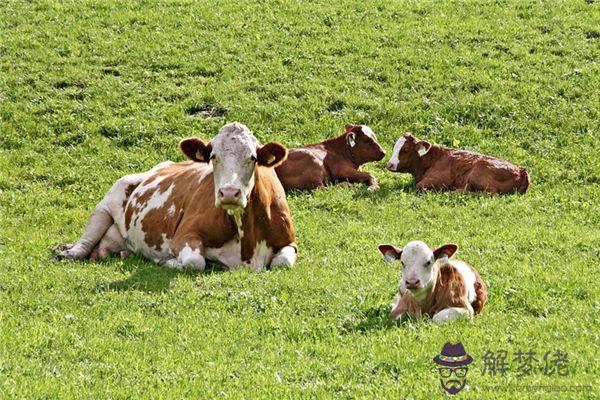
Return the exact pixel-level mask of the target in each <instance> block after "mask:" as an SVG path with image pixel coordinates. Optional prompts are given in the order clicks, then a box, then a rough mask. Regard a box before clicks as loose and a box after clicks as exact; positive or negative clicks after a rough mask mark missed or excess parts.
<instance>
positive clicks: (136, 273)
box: [110, 256, 223, 292]
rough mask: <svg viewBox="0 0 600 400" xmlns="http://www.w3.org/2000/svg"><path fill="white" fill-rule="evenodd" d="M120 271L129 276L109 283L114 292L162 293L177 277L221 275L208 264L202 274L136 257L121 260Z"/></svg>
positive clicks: (220, 270) (219, 271) (216, 268)
mask: <svg viewBox="0 0 600 400" xmlns="http://www.w3.org/2000/svg"><path fill="white" fill-rule="evenodd" d="M121 269H122V270H125V271H129V272H131V274H130V275H129V276H128V277H127V278H125V279H123V280H119V281H114V282H111V283H110V288H111V289H112V290H115V291H127V290H138V291H142V292H164V291H166V290H168V289H169V288H170V287H171V281H172V280H173V279H175V278H177V277H183V278H187V279H191V278H193V277H195V276H197V275H205V274H214V273H221V272H223V269H222V268H221V267H220V266H219V265H217V264H210V263H209V264H208V265H207V266H206V269H205V270H204V271H203V272H196V271H189V270H187V271H178V270H175V269H171V268H167V267H163V266H160V265H156V264H153V263H152V262H150V261H148V260H146V259H144V258H141V257H137V256H133V257H129V258H126V259H124V260H123V264H122V265H121Z"/></svg>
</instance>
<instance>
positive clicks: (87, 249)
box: [57, 123, 297, 270]
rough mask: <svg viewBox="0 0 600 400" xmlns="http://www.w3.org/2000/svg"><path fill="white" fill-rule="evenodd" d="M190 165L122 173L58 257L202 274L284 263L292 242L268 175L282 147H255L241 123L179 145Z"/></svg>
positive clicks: (289, 260) (283, 204)
mask: <svg viewBox="0 0 600 400" xmlns="http://www.w3.org/2000/svg"><path fill="white" fill-rule="evenodd" d="M179 146H180V149H181V151H182V152H183V153H184V154H185V155H186V156H187V157H189V158H190V159H191V160H192V161H185V162H180V163H173V162H170V161H167V162H164V163H161V164H159V165H157V166H156V167H154V168H153V169H151V170H150V171H148V172H145V173H141V174H134V175H127V176H125V177H123V178H121V179H119V180H118V181H117V182H116V183H115V184H114V185H113V186H112V188H111V189H110V190H109V191H108V193H107V194H106V196H105V197H104V199H103V200H102V201H101V202H100V204H98V206H97V207H96V209H95V211H94V213H93V214H92V216H91V218H90V220H89V222H88V224H87V227H86V229H85V233H84V234H83V236H82V237H81V239H79V241H78V242H77V243H75V244H74V245H73V246H72V247H71V248H69V249H68V250H65V251H63V252H62V253H60V254H59V255H58V256H57V257H58V258H60V259H83V258H90V257H91V258H97V257H103V256H105V255H107V254H109V253H115V252H126V253H130V252H132V253H137V254H141V255H143V256H145V257H147V258H149V259H151V260H153V261H154V262H156V263H158V264H161V265H165V266H168V267H172V268H177V269H183V268H191V269H196V270H203V269H204V267H205V265H206V260H211V261H214V262H218V263H220V264H223V265H225V266H227V267H229V268H234V267H237V266H241V265H248V266H250V267H251V268H252V269H253V270H260V269H261V268H263V267H266V266H269V265H270V266H271V267H276V266H281V265H290V266H292V265H293V264H294V262H295V260H296V251H297V248H296V244H295V235H294V229H293V226H292V220H291V216H290V210H289V208H288V204H287V201H286V198H285V192H284V190H283V187H282V186H281V183H280V182H279V179H277V175H276V174H275V170H274V169H273V168H274V167H276V166H277V165H279V164H280V163H281V162H282V161H283V160H285V158H286V155H287V149H286V148H285V147H283V146H282V145H281V144H279V143H275V142H270V143H267V144H265V145H264V146H261V145H260V144H259V143H258V140H257V139H256V137H254V135H253V134H252V133H251V132H250V130H249V129H248V128H247V127H246V126H245V125H242V124H239V123H231V124H228V125H225V126H224V127H223V128H222V129H221V130H220V132H219V134H218V135H217V136H216V137H215V138H214V139H213V140H212V141H211V142H210V143H208V144H206V143H204V142H203V141H202V140H200V139H198V138H194V137H192V138H188V139H184V140H182V141H181V143H180V144H179Z"/></svg>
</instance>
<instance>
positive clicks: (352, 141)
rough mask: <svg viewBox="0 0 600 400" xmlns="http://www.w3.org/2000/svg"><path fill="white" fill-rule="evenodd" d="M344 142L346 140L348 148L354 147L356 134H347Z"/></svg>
mask: <svg viewBox="0 0 600 400" xmlns="http://www.w3.org/2000/svg"><path fill="white" fill-rule="evenodd" d="M346 140H348V145H349V146H350V147H354V146H356V133H354V132H348V135H346Z"/></svg>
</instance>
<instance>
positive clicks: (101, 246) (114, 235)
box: [90, 224, 127, 260]
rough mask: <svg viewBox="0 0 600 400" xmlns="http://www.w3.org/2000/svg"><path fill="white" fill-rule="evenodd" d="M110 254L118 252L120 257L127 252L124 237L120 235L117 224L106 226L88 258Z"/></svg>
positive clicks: (97, 257) (98, 257)
mask: <svg viewBox="0 0 600 400" xmlns="http://www.w3.org/2000/svg"><path fill="white" fill-rule="evenodd" d="M111 254H118V255H119V256H121V257H122V256H123V255H124V254H127V251H126V246H125V239H123V236H121V232H119V228H118V227H117V224H113V225H112V226H111V227H110V228H108V230H107V231H106V233H105V234H104V236H103V237H102V239H101V240H100V243H98V245H97V246H96V247H95V248H94V249H93V250H92V252H91V254H90V260H98V259H100V258H104V257H106V256H109V255H111Z"/></svg>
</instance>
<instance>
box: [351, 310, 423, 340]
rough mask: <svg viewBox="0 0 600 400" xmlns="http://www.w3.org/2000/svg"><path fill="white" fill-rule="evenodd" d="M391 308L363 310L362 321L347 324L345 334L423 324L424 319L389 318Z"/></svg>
mask: <svg viewBox="0 0 600 400" xmlns="http://www.w3.org/2000/svg"><path fill="white" fill-rule="evenodd" d="M389 313H390V308H389V307H388V306H386V305H381V306H379V307H377V308H375V307H371V308H368V309H366V310H363V311H362V313H361V317H362V318H361V319H360V321H358V322H356V323H347V324H344V326H343V332H344V333H345V334H349V333H357V332H361V333H364V332H375V331H381V330H385V329H390V328H395V327H399V326H407V325H411V324H415V323H417V324H418V323H419V322H423V321H424V318H414V317H407V316H404V317H402V318H401V319H398V320H391V319H390V318H389Z"/></svg>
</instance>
